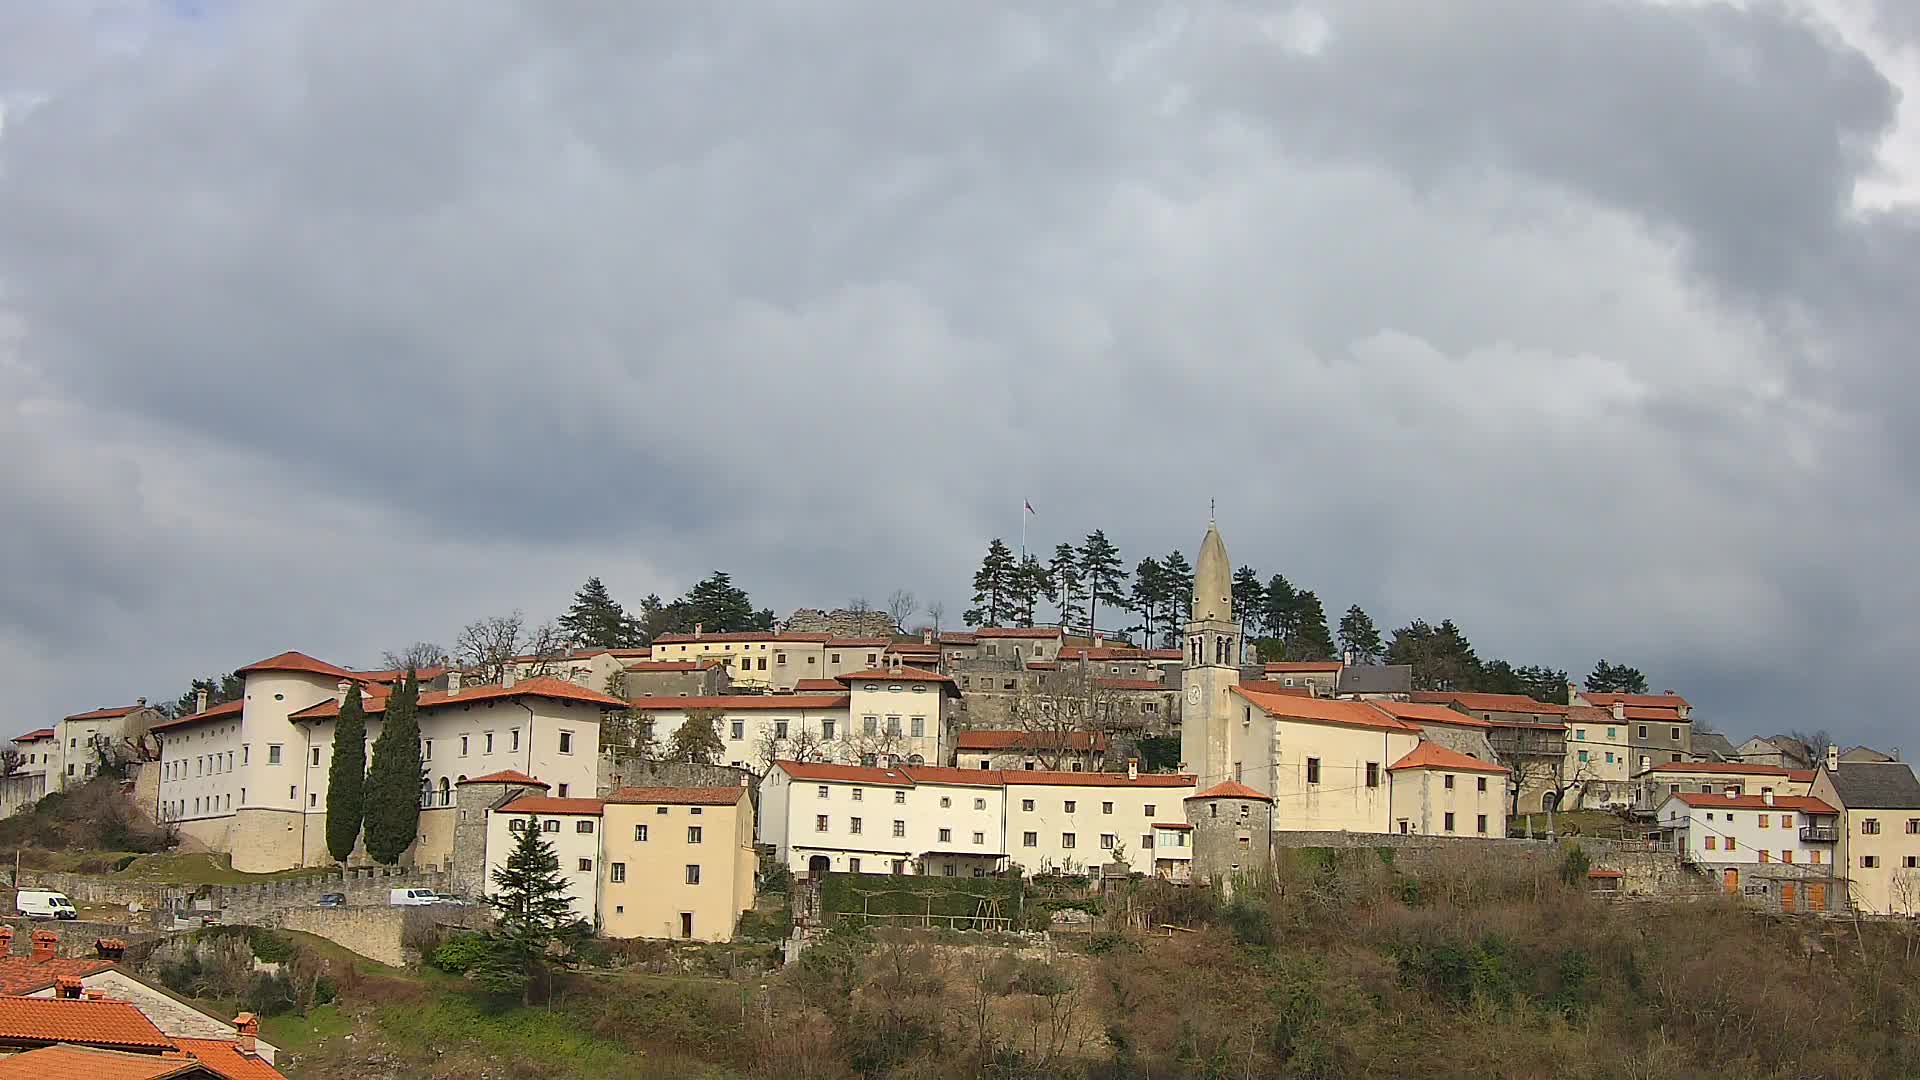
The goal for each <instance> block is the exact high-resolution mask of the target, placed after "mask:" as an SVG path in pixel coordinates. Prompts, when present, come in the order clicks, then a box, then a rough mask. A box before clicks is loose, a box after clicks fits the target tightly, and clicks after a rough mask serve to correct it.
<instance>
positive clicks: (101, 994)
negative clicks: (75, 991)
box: [80, 986, 107, 1001]
mask: <svg viewBox="0 0 1920 1080" xmlns="http://www.w3.org/2000/svg"><path fill="white" fill-rule="evenodd" d="M80 996H81V997H84V998H86V999H87V1000H88V1001H105V1000H107V992H106V991H105V990H100V989H97V988H94V987H90V986H89V987H83V988H81V990H80Z"/></svg>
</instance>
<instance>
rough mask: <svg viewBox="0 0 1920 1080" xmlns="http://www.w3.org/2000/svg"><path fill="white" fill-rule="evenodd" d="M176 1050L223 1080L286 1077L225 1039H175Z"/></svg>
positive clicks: (283, 1079)
mask: <svg viewBox="0 0 1920 1080" xmlns="http://www.w3.org/2000/svg"><path fill="white" fill-rule="evenodd" d="M173 1041H174V1042H176V1043H179V1044H180V1049H182V1050H184V1051H186V1052H187V1053H189V1054H191V1055H193V1056H194V1057H196V1058H199V1059H200V1060H201V1061H204V1062H206V1063H207V1066H208V1067H209V1068H211V1069H213V1071H214V1072H217V1073H219V1074H220V1075H221V1076H223V1077H225V1078H226V1080H287V1077H286V1074H285V1073H282V1072H281V1071H280V1070H279V1069H276V1068H274V1067H273V1066H271V1065H269V1064H267V1063H266V1062H265V1061H264V1060H262V1059H261V1058H259V1057H257V1056H255V1055H253V1054H243V1053H241V1052H240V1047H239V1045H238V1044H237V1043H234V1042H233V1041H231V1040H228V1039H175V1040H173Z"/></svg>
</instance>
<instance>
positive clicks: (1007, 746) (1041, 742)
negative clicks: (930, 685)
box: [953, 728, 1107, 750]
mask: <svg viewBox="0 0 1920 1080" xmlns="http://www.w3.org/2000/svg"><path fill="white" fill-rule="evenodd" d="M1063 736H1064V737H1065V739H1066V745H1067V748H1068V749H1071V750H1105V749H1106V748H1107V737H1106V735H1105V734H1103V733H1101V732H1097V731H1065V732H1062V731H1009V730H1005V729H999V728H974V729H972V730H969V731H962V732H960V733H958V734H957V735H955V736H954V740H953V746H954V749H956V750H1025V749H1027V748H1029V747H1041V746H1044V747H1046V748H1048V749H1053V748H1055V747H1057V746H1059V745H1060V742H1061V738H1062V737H1063Z"/></svg>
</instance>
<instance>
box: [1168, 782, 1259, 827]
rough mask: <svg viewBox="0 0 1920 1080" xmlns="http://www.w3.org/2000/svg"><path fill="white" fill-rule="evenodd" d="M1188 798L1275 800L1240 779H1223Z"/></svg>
mask: <svg viewBox="0 0 1920 1080" xmlns="http://www.w3.org/2000/svg"><path fill="white" fill-rule="evenodd" d="M1187 799H1188V800H1189V801H1191V800H1193V799H1259V800H1260V801H1261V802H1272V801H1273V799H1272V798H1270V797H1268V796H1266V795H1262V794H1260V793H1259V792H1257V791H1255V790H1253V789H1252V788H1250V787H1248V786H1247V785H1245V784H1243V783H1241V782H1240V781H1238V780H1223V781H1221V782H1220V783H1218V784H1215V785H1213V786H1212V787H1210V788H1208V789H1207V790H1205V791H1202V792H1200V793H1199V794H1198V795H1189V796H1187ZM1163 827H1164V826H1160V825H1155V826H1154V828H1156V829H1158V828H1163Z"/></svg>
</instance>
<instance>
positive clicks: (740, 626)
mask: <svg viewBox="0 0 1920 1080" xmlns="http://www.w3.org/2000/svg"><path fill="white" fill-rule="evenodd" d="M675 603H676V604H678V605H679V606H680V608H681V610H680V611H679V613H678V614H677V617H676V621H677V622H678V623H679V625H678V626H676V627H675V628H674V632H676V633H682V634H684V633H688V632H690V631H691V630H693V629H694V628H695V627H696V626H697V627H700V628H701V629H703V630H704V631H705V632H707V633H709V634H726V633H736V632H739V631H743V630H771V629H773V612H771V611H769V610H767V609H765V608H762V609H760V610H759V611H755V610H754V609H753V601H752V600H751V599H749V598H748V596H747V591H746V590H745V589H742V588H740V587H739V586H737V585H735V584H734V583H733V578H732V577H731V576H730V575H728V574H727V573H725V572H724V571H720V570H715V571H714V572H713V573H712V574H711V575H709V576H708V577H707V579H706V580H705V581H702V582H700V583H699V584H698V585H695V586H694V587H693V588H691V589H688V590H687V595H686V596H685V598H683V599H681V600H678V601H676V602H675Z"/></svg>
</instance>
